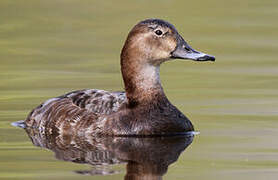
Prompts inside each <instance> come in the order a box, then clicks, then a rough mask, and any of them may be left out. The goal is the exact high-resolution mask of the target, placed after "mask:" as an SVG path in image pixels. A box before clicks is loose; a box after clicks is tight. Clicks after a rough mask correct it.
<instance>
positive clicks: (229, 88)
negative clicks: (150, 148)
mask: <svg viewBox="0 0 278 180" xmlns="http://www.w3.org/2000/svg"><path fill="white" fill-rule="evenodd" d="M277 8H278V1H277V0H266V1H261V0H229V1H225V0H224V1H223V0H208V1H202V0H194V1H178V0H171V1H170V0H160V1H158V0H157V1H148V0H140V1H139V0H138V1H128V0H119V1H112V0H106V1H96V0H83V1H79V0H49V1H44V0H26V1H23V0H13V1H11V0H1V1H0V179H39V178H40V179H49V178H51V179H76V178H79V179H122V178H123V176H124V169H125V166H124V165H122V166H116V167H114V168H116V169H119V170H120V171H122V173H120V174H117V175H111V176H97V177H90V176H80V175H77V174H74V173H73V171H74V170H79V169H90V167H89V166H88V165H79V164H74V163H69V162H62V161H58V160H56V159H55V157H54V156H53V153H52V152H51V151H47V150H42V149H39V148H37V147H34V146H33V145H32V143H31V142H30V141H29V139H28V137H27V135H26V134H25V132H24V131H23V130H21V129H18V128H15V127H12V126H11V125H10V123H11V122H14V121H17V120H23V119H25V117H26V116H27V114H28V113H29V112H30V111H31V110H32V108H34V107H36V106H37V105H38V104H39V103H41V102H43V101H45V100H46V99H48V98H51V97H55V96H59V95H61V94H64V93H66V92H69V91H72V90H77V89H84V88H98V89H106V90H122V89H123V82H122V80H121V74H120V66H119V54H120V51H121V48H122V45H123V43H124V40H125V38H126V36H127V34H128V32H129V30H130V29H131V28H132V27H133V26H134V25H135V24H136V23H137V22H138V21H141V20H143V19H146V18H150V17H155V18H161V19H165V20H167V21H169V22H171V23H172V24H174V25H175V26H176V28H177V29H178V30H179V32H180V34H181V35H182V36H183V37H184V38H185V39H186V40H187V41H188V42H189V43H190V44H191V46H193V47H194V48H195V49H197V50H200V51H203V52H206V53H209V54H212V55H215V56H216V62H215V63H207V62H206V63H197V62H191V61H182V60H180V61H178V60H176V61H172V62H168V63H165V64H163V65H162V67H161V76H162V77H161V79H162V83H163V86H164V89H165V91H166V94H167V95H168V97H169V99H170V100H171V101H172V103H173V104H175V105H176V106H177V107H178V108H179V109H180V110H181V111H183V112H184V113H185V114H186V115H187V116H188V117H189V118H190V119H191V121H192V122H193V123H194V125H195V128H196V130H198V131H200V135H198V136H197V137H196V138H195V140H194V142H193V144H192V145H191V146H190V147H189V148H188V149H187V150H186V151H185V152H184V153H183V154H182V155H181V157H180V158H179V160H178V161H177V162H176V163H175V164H172V165H171V166H170V167H169V170H168V173H167V174H166V175H165V176H164V179H200V180H201V179H207V180H209V179H223V178H225V179H226V180H229V179H237V180H247V179H250V180H251V179H252V180H257V179H277V176H278V141H277V135H278V121H277V118H278V91H277V88H278V61H277V56H278V21H277V19H278V10H277Z"/></svg>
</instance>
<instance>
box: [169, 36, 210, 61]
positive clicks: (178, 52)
mask: <svg viewBox="0 0 278 180" xmlns="http://www.w3.org/2000/svg"><path fill="white" fill-rule="evenodd" d="M171 57H172V58H174V59H191V60H194V61H215V57H214V56H212V55H208V54H205V53H202V52H199V51H196V50H195V49H193V48H192V47H190V46H189V45H188V44H187V43H186V42H185V41H184V40H183V39H182V38H181V39H179V43H178V46H177V47H176V49H175V50H174V51H173V52H172V53H171Z"/></svg>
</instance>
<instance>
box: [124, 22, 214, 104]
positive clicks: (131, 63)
mask: <svg viewBox="0 0 278 180" xmlns="http://www.w3.org/2000/svg"><path fill="white" fill-rule="evenodd" d="M170 59H191V60H195V61H214V60H215V58H214V57H213V56H211V55H207V54H204V53H201V52H198V51H196V50H194V49H193V48H191V47H190V46H189V45H188V44H187V43H186V41H185V40H184V39H183V38H182V37H181V36H180V35H179V33H178V31H177V30H176V28H175V27H174V26H173V25H172V24H170V23H168V22H166V21H164V20H160V19H147V20H144V21H141V22H139V23H138V24H137V25H135V26H134V28H133V29H132V30H131V31H130V33H129V35H128V37H127V40H126V42H125V45H124V47H123V49H122V53H121V70H122V75H123V79H124V83H125V88H126V92H127V97H128V99H129V100H130V101H136V102H137V101H140V100H146V98H145V97H147V99H148V98H149V97H148V96H149V95H151V94H157V93H162V94H163V90H162V87H161V85H160V79H159V65H160V64H161V63H163V62H165V61H167V60H170Z"/></svg>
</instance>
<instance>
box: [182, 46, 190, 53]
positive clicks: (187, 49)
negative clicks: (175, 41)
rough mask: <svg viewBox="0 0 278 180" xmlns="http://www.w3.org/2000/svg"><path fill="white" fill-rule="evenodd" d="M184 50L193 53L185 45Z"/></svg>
mask: <svg viewBox="0 0 278 180" xmlns="http://www.w3.org/2000/svg"><path fill="white" fill-rule="evenodd" d="M183 49H185V50H186V51H188V52H191V49H190V48H189V47H186V46H185V45H183Z"/></svg>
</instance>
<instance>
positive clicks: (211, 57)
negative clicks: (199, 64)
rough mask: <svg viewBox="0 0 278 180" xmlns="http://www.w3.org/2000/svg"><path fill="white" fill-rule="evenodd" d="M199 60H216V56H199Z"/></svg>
mask: <svg viewBox="0 0 278 180" xmlns="http://www.w3.org/2000/svg"><path fill="white" fill-rule="evenodd" d="M197 61H215V57H214V56H211V55H205V56H202V57H199V58H197Z"/></svg>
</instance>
